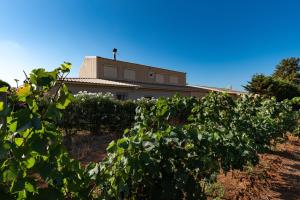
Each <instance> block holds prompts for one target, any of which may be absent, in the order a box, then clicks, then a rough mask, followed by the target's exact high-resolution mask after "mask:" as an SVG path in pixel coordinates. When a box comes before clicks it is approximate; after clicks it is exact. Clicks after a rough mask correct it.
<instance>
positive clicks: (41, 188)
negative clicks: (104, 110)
mask: <svg viewBox="0 0 300 200" xmlns="http://www.w3.org/2000/svg"><path fill="white" fill-rule="evenodd" d="M70 67H71V66H70V64H69V63H64V64H62V66H61V67H60V68H57V69H55V70H54V71H51V72H47V71H45V70H44V69H35V70H33V71H32V72H31V73H30V76H29V78H27V79H26V81H25V84H24V85H23V86H21V87H19V88H18V89H17V90H16V91H15V90H13V91H11V92H10V93H9V95H10V96H9V99H10V100H9V103H8V106H6V107H3V106H2V105H3V104H0V105H1V106H0V117H4V118H5V119H6V121H7V123H6V125H7V126H6V127H5V128H3V129H1V130H0V198H1V199H87V198H90V196H91V194H90V191H91V190H92V186H93V181H92V180H91V178H90V175H89V173H88V171H89V170H90V169H92V168H93V165H89V166H87V168H86V170H85V169H83V168H82V167H81V166H80V163H79V162H78V161H76V160H72V159H70V158H69V156H68V153H67V152H66V150H65V148H64V146H63V145H62V134H61V133H60V132H59V131H58V129H57V126H56V122H57V120H58V119H59V118H60V117H61V110H63V109H65V108H66V106H68V104H69V103H70V102H71V100H72V95H71V93H70V92H69V91H68V89H67V87H66V86H65V85H64V84H63V83H61V84H60V85H58V87H57V90H56V91H55V93H54V94H53V95H50V94H49V92H50V89H51V88H52V87H54V85H56V84H57V79H58V78H62V77H64V76H65V75H66V74H67V73H68V72H69V70H70ZM2 90H5V88H1V91H2ZM0 103H2V102H0ZM18 104H23V106H19V107H18V108H17V109H16V108H15V105H18ZM1 126H2V124H1V125H0V127H1Z"/></svg>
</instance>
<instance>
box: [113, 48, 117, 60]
mask: <svg viewBox="0 0 300 200" xmlns="http://www.w3.org/2000/svg"><path fill="white" fill-rule="evenodd" d="M117 51H118V49H116V48H113V50H112V52H113V56H114V60H117Z"/></svg>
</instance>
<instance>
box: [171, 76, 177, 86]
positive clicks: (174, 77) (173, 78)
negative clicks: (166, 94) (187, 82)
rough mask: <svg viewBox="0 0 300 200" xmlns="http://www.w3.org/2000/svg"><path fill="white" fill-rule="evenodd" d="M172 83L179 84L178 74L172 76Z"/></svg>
mask: <svg viewBox="0 0 300 200" xmlns="http://www.w3.org/2000/svg"><path fill="white" fill-rule="evenodd" d="M170 83H171V84H175V85H176V84H178V77H177V76H170Z"/></svg>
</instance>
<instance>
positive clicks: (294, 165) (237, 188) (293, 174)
mask: <svg viewBox="0 0 300 200" xmlns="http://www.w3.org/2000/svg"><path fill="white" fill-rule="evenodd" d="M219 183H221V185H223V187H224V190H225V194H224V196H223V198H222V199H231V200H233V199H243V200H244V199H249V200H250V199H262V200H264V199H266V200H269V199H286V200H298V199H299V200H300V139H299V138H297V137H293V136H289V137H288V140H287V141H286V142H285V143H283V144H278V145H277V147H276V150H275V151H274V152H272V153H268V154H263V155H260V164H259V165H258V166H256V167H254V168H251V169H248V170H246V171H245V172H238V171H235V172H233V173H229V174H228V175H227V176H224V175H221V176H220V177H219Z"/></svg>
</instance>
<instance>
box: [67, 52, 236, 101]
mask: <svg viewBox="0 0 300 200" xmlns="http://www.w3.org/2000/svg"><path fill="white" fill-rule="evenodd" d="M65 82H66V84H67V85H68V87H69V89H70V90H71V91H72V92H73V93H78V92H80V91H87V92H110V93H112V94H114V96H115V97H116V98H118V99H137V98H141V97H146V98H151V97H154V98H158V97H161V96H163V97H170V96H173V95H174V94H180V95H182V96H195V97H203V96H205V95H206V94H207V93H209V92H211V91H225V92H227V93H230V94H232V95H237V94H239V93H240V92H238V91H233V90H225V89H220V88H210V87H203V86H191V85H188V84H187V82H186V73H184V72H179V71H173V70H168V69H163V68H159V67H152V66H147V65H141V64H135V63H130V62H124V61H118V60H113V59H108V58H102V57H98V56H86V57H85V58H84V61H83V63H82V65H81V67H80V70H79V77H78V78H67V79H65Z"/></svg>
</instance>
